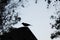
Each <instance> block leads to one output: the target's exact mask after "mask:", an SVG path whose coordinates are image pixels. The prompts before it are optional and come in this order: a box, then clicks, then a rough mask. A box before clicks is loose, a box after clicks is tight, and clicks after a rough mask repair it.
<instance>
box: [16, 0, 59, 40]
mask: <svg viewBox="0 0 60 40" xmlns="http://www.w3.org/2000/svg"><path fill="white" fill-rule="evenodd" d="M46 4H47V3H46V2H44V0H38V3H37V4H35V3H34V0H30V1H29V2H28V4H26V5H25V6H26V7H25V8H22V7H21V8H20V7H18V8H17V10H18V9H19V10H18V12H19V13H20V14H19V15H20V16H21V18H22V20H21V22H26V23H29V24H31V25H32V26H30V27H29V28H30V29H31V31H32V32H33V34H34V35H35V36H36V37H37V39H38V40H51V39H50V34H51V32H53V31H52V29H51V25H50V24H49V23H50V22H51V20H50V16H51V14H52V13H53V11H54V9H52V8H51V9H46ZM21 22H19V23H18V24H16V25H15V26H18V27H19V26H21V25H20V24H21ZM54 40H59V39H54Z"/></svg>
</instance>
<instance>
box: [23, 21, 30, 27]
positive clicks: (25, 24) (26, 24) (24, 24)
mask: <svg viewBox="0 0 60 40" xmlns="http://www.w3.org/2000/svg"><path fill="white" fill-rule="evenodd" d="M22 24H23V26H24V27H27V26H31V25H30V24H28V23H24V22H23V23H22Z"/></svg>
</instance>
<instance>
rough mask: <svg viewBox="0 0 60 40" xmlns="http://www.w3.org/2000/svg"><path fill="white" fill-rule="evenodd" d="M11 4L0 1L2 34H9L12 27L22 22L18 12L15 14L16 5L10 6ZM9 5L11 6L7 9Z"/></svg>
mask: <svg viewBox="0 0 60 40" xmlns="http://www.w3.org/2000/svg"><path fill="white" fill-rule="evenodd" d="M9 2H10V0H0V32H8V31H9V28H11V27H12V25H15V24H17V23H18V22H19V21H20V20H21V17H18V12H17V13H15V10H14V7H15V6H16V5H14V4H13V5H9ZM7 5H9V6H8V7H7V8H5V7H6V6H7ZM12 8H13V9H12ZM15 8H16V7H15Z"/></svg>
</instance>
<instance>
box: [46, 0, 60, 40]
mask: <svg viewBox="0 0 60 40" xmlns="http://www.w3.org/2000/svg"><path fill="white" fill-rule="evenodd" d="M45 1H46V0H45ZM58 1H60V0H55V1H54V2H57V3H58ZM51 2H52V1H51V0H47V3H48V8H49V5H50V4H51ZM58 5H60V4H58ZM53 6H54V7H55V9H57V8H58V6H57V4H53ZM59 7H60V6H59ZM57 10H58V11H57ZM57 10H56V11H57V12H56V15H57V16H58V17H56V16H54V15H53V16H51V18H52V19H55V23H54V24H52V28H55V29H56V31H55V32H54V33H52V34H51V39H54V38H58V37H59V36H60V10H59V9H57Z"/></svg>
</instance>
